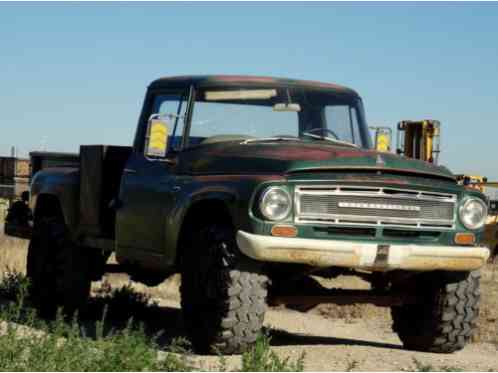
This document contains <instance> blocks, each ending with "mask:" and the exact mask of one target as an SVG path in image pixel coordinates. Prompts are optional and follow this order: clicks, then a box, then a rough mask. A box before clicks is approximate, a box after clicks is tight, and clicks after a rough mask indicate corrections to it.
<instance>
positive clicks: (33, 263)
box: [27, 217, 92, 318]
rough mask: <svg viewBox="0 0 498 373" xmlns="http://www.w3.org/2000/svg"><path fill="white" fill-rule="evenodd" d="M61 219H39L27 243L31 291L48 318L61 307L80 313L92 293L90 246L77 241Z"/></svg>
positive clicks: (38, 306)
mask: <svg viewBox="0 0 498 373" xmlns="http://www.w3.org/2000/svg"><path fill="white" fill-rule="evenodd" d="M60 220H61V219H57V218H54V217H42V218H40V219H37V222H36V223H35V228H34V231H33V237H32V239H31V242H30V244H29V247H28V257H27V277H28V279H29V281H30V288H29V295H30V298H31V300H32V302H33V304H34V306H35V307H36V308H37V309H38V311H39V313H40V316H42V317H46V318H52V317H54V316H55V314H56V311H57V308H59V307H61V308H62V310H63V312H64V314H65V315H68V316H71V315H72V314H74V312H76V311H78V312H79V313H81V312H82V311H83V310H84V306H85V305H86V303H87V301H88V297H89V295H90V286H91V281H92V271H91V255H90V251H91V249H82V248H81V247H78V246H77V245H75V244H74V243H73V242H72V241H71V239H70V237H69V235H68V232H67V229H66V227H65V225H64V223H62V222H61V221H60ZM86 250H89V251H88V252H87V251H86Z"/></svg>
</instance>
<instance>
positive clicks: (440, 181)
mask: <svg viewBox="0 0 498 373" xmlns="http://www.w3.org/2000/svg"><path fill="white" fill-rule="evenodd" d="M371 148H372V145H371V142H370V136H369V133H368V127H367V125H366V120H365V115H364V110H363V104H362V100H361V98H360V96H359V95H358V94H357V93H356V92H355V91H353V90H351V89H349V88H345V87H341V86H337V85H334V84H327V83H320V82H309V81H297V80H289V79H274V78H266V77H245V76H196V77H173V78H163V79H159V80H156V81H155V82H153V83H152V84H151V85H150V86H149V89H148V91H147V94H146V97H145V102H144V106H143V109H142V113H141V115H140V119H139V123H138V127H137V131H136V136H135V141H134V144H133V147H116V146H104V145H95V146H81V148H80V153H79V154H78V155H74V156H73V157H72V158H71V157H70V159H69V160H68V163H67V164H66V165H64V164H62V165H61V164H60V163H58V162H56V164H57V165H58V167H47V168H44V167H43V165H44V164H45V165H50V164H51V163H52V164H53V162H51V157H53V155H50V154H49V155H47V157H46V158H44V156H43V154H38V155H35V156H38V157H41V159H40V164H41V165H42V166H41V169H40V170H39V171H38V172H37V173H36V174H35V175H34V177H33V180H32V185H31V198H30V208H31V209H32V214H33V217H34V224H33V227H32V233H31V242H30V247H29V254H28V268H27V272H28V276H29V277H30V279H31V282H32V288H31V294H32V297H33V299H34V301H35V303H36V304H37V305H38V307H39V308H40V310H41V311H42V312H43V313H44V314H46V315H47V316H50V315H53V313H54V311H55V308H56V307H57V306H62V307H63V308H64V309H65V311H66V312H68V313H71V312H73V311H74V310H80V312H81V311H84V305H85V301H86V299H87V298H88V294H89V289H90V283H91V281H92V280H96V279H99V278H100V277H101V276H102V274H103V273H104V272H105V270H106V266H105V263H106V260H107V258H108V257H109V255H110V254H111V253H112V252H115V253H116V258H117V261H118V262H119V264H120V265H121V267H122V270H123V271H126V272H127V273H129V274H130V275H131V276H132V278H133V279H135V280H137V281H142V282H144V283H146V284H157V283H159V282H161V281H163V280H164V279H165V278H166V277H167V276H169V275H170V274H172V273H177V272H179V273H181V275H182V283H181V289H180V290H181V295H182V301H181V302H182V310H183V316H184V320H185V324H186V326H187V329H188V331H189V334H190V337H191V340H192V343H193V345H194V347H195V349H196V350H197V351H201V352H213V351H221V352H224V353H235V352H240V351H243V350H245V349H246V348H247V347H248V346H249V345H250V344H251V343H253V342H254V341H255V339H256V337H257V335H258V333H259V332H260V329H261V327H262V323H263V319H264V314H265V309H266V306H267V304H286V305H289V306H292V307H295V308H297V309H300V310H303V311H304V310H307V309H310V308H312V307H314V306H316V305H318V304H320V303H323V302H329V303H334V302H336V303H341V304H346V303H374V304H377V305H380V306H390V307H391V309H392V315H393V320H394V324H393V328H394V330H395V331H396V332H397V333H398V335H399V336H400V338H401V340H402V342H403V343H404V345H405V347H407V348H411V349H417V350H424V351H434V352H451V351H455V350H458V349H461V348H462V347H463V346H464V345H465V343H466V342H467V341H468V340H469V338H470V337H471V335H472V331H473V329H474V327H475V320H476V317H477V314H478V308H479V272H478V269H479V268H480V267H481V266H482V265H483V264H484V263H485V262H486V260H487V258H488V256H489V250H488V249H487V248H485V247H483V246H482V245H481V243H480V242H481V240H482V235H483V226H484V223H485V219H486V215H487V206H486V200H485V197H484V196H483V195H482V193H480V192H479V191H477V190H469V189H466V188H464V187H463V186H460V185H458V184H457V182H456V179H455V177H454V175H453V174H452V173H451V172H450V171H449V170H447V169H446V168H445V167H441V166H437V165H435V164H431V163H428V162H423V161H419V160H414V159H409V158H406V157H399V156H396V155H394V154H389V153H385V152H376V151H374V150H372V149H371ZM432 159H433V160H434V157H433V158H432ZM69 161H70V162H69ZM76 162H77V165H75V163H76ZM34 169H36V167H34ZM12 215H14V214H12ZM19 221H20V219H16V217H15V216H11V219H10V221H9V225H8V226H9V231H8V233H10V234H11V235H15V234H16V232H18V231H19V232H22V233H23V236H25V234H26V230H29V229H30V228H31V224H20V223H18V222H19ZM16 222H17V223H16ZM6 226H7V225H6ZM344 273H348V274H355V275H358V276H360V277H362V278H364V279H366V280H367V281H370V282H371V284H372V290H367V291H357V290H355V291H353V290H342V291H337V290H329V289H325V288H323V287H321V286H320V284H319V282H317V281H316V277H312V276H317V277H320V276H321V277H329V278H333V277H336V276H339V275H341V274H344Z"/></svg>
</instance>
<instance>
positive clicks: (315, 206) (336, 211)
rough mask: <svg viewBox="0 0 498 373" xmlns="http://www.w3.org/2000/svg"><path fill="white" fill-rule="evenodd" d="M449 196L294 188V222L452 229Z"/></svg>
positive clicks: (452, 209)
mask: <svg viewBox="0 0 498 373" xmlns="http://www.w3.org/2000/svg"><path fill="white" fill-rule="evenodd" d="M456 201H457V198H456V196H455V195H452V194H444V193H428V192H421V191H412V190H403V189H396V188H366V187H365V188H358V187H350V186H297V187H296V189H295V203H296V222H297V223H315V224H316V223H318V224H327V225H341V224H343V225H344V224H347V225H376V226H379V225H380V226H401V227H407V226H412V227H417V228H438V229H441V228H442V229H445V228H446V229H452V228H454V224H455V208H456V207H455V206H456Z"/></svg>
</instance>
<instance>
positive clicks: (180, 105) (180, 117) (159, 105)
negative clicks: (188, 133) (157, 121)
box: [152, 94, 187, 151]
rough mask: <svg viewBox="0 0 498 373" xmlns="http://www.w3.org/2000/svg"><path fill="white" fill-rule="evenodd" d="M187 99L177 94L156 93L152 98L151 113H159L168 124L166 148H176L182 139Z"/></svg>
mask: <svg viewBox="0 0 498 373" xmlns="http://www.w3.org/2000/svg"><path fill="white" fill-rule="evenodd" d="M186 108H187V100H186V98H185V97H184V96H182V95H178V94H170V95H158V96H156V98H155V99H154V105H153V108H152V114H160V115H161V118H162V119H163V120H164V121H165V122H166V123H167V124H168V136H169V144H168V149H170V150H173V151H174V150H178V149H179V147H180V144H181V141H182V136H183V128H184V126H185V120H184V119H185V111H186Z"/></svg>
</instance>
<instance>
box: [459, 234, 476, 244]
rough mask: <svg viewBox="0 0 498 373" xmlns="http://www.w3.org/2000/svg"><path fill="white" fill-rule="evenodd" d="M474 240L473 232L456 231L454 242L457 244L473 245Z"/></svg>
mask: <svg viewBox="0 0 498 373" xmlns="http://www.w3.org/2000/svg"><path fill="white" fill-rule="evenodd" d="M475 242H476V236H475V235H474V233H457V234H455V243H456V244H457V245H473V244H474V243H475Z"/></svg>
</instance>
